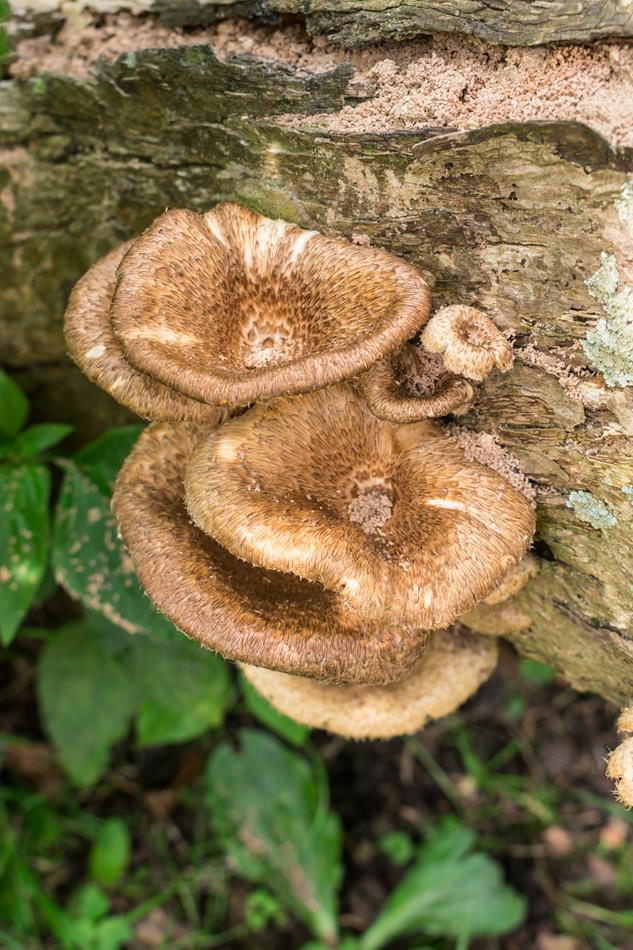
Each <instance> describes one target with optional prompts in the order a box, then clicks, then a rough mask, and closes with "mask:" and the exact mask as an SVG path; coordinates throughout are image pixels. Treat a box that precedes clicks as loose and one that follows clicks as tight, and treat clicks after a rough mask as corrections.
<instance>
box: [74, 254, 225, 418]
mask: <svg viewBox="0 0 633 950" xmlns="http://www.w3.org/2000/svg"><path fill="white" fill-rule="evenodd" d="M133 243H134V242H133V241H127V242H126V243H125V244H121V245H120V246H119V247H117V248H115V250H113V251H110V253H109V254H106V256H105V257H103V258H101V260H100V261H98V262H97V263H96V264H94V265H93V266H92V267H91V268H90V270H89V271H88V272H87V273H86V274H84V276H83V277H82V278H81V279H80V280H79V281H77V283H76V284H75V286H74V288H73V290H72V293H71V295H70V299H69V301H68V307H67V309H66V314H65V317H64V334H65V338H66V346H67V347H68V353H69V355H70V356H71V358H72V359H73V360H74V362H75V363H76V364H77V366H78V367H79V369H80V370H81V371H82V372H83V373H84V374H85V375H86V376H87V377H88V379H90V380H91V381H92V382H93V383H96V384H97V385H98V386H100V387H101V388H102V389H104V390H105V391H106V392H107V393H109V394H110V395H111V396H112V397H113V398H114V399H116V400H117V402H120V403H121V405H123V406H125V407H126V408H127V409H131V410H132V412H135V413H136V414H137V415H139V416H141V417H142V418H143V419H156V420H164V421H168V420H173V421H178V420H180V419H189V420H191V421H192V422H202V421H204V420H209V421H211V422H213V421H214V420H217V419H218V409H217V408H216V407H215V406H209V405H206V404H205V403H203V402H198V401H197V400H195V399H190V398H189V397H188V396H183V395H182V393H179V392H176V390H174V389H170V388H169V387H167V386H164V385H163V383H160V382H159V381H158V380H156V379H153V378H152V377H151V376H148V375H146V374H145V373H141V372H139V371H138V370H137V369H134V367H133V366H130V364H129V363H128V362H127V360H126V359H125V356H124V354H123V350H122V349H121V345H120V343H119V342H118V340H117V339H116V337H115V336H114V333H113V331H112V325H111V323H110V304H111V303H112V294H113V293H114V287H115V284H116V272H117V268H118V266H119V264H120V263H121V261H122V260H123V258H124V256H125V254H126V253H127V251H128V250H129V249H130V247H131V246H132V244H133ZM222 415H223V416H226V412H223V413H222Z"/></svg>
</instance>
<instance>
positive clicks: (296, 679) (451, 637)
mask: <svg viewBox="0 0 633 950" xmlns="http://www.w3.org/2000/svg"><path fill="white" fill-rule="evenodd" d="M496 663H497V645H496V642H495V641H493V640H491V639H489V638H485V637H478V636H477V635H476V634H472V633H467V632H466V631H463V630H461V631H460V630H438V631H436V632H435V633H434V634H433V639H432V641H431V643H430V645H429V646H428V647H427V649H426V651H425V652H424V653H423V655H422V656H421V657H420V659H419V660H418V661H417V662H416V663H415V665H414V666H413V668H412V669H411V671H410V673H409V675H408V676H407V677H406V678H405V679H403V680H401V681H400V682H398V683H392V684H390V685H387V686H360V685H355V686H332V685H331V684H329V683H318V682H316V681H315V680H310V679H307V678H305V677H303V676H288V675H287V674H285V673H275V672H272V671H271V670H264V669H260V668H258V667H255V666H246V665H245V666H244V667H243V669H244V673H245V675H246V677H247V679H248V680H249V681H250V682H251V683H252V684H253V686H254V687H255V688H256V689H257V690H258V692H260V693H261V694H262V696H264V697H265V698H266V699H267V700H268V701H269V702H270V703H271V704H272V705H273V706H274V707H275V708H276V709H278V710H279V712H282V713H284V714H285V715H287V716H291V717H292V718H293V719H296V720H298V721H299V722H303V723H305V724H306V725H308V726H312V727H313V728H317V729H326V730H328V731H329V732H334V733H336V734H337V735H340V736H345V737H346V738H349V739H389V738H391V737H392V736H399V735H406V734H410V733H413V732H417V730H418V729H421V728H422V727H423V726H424V725H425V724H426V723H427V722H428V721H429V720H431V719H440V718H441V717H442V716H447V715H448V714H449V713H452V712H454V710H455V709H457V708H458V707H459V706H461V704H462V703H464V702H466V700H467V699H468V698H469V697H470V696H472V694H473V693H474V692H476V690H477V689H478V688H479V687H480V686H481V684H482V683H483V682H485V680H487V679H488V677H489V676H490V675H491V673H492V672H493V670H494V668H495V666H496Z"/></svg>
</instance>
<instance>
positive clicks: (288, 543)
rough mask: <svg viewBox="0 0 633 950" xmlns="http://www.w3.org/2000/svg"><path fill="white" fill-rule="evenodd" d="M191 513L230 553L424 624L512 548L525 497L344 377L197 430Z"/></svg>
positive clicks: (459, 605) (402, 621)
mask: <svg viewBox="0 0 633 950" xmlns="http://www.w3.org/2000/svg"><path fill="white" fill-rule="evenodd" d="M186 482H187V485H186V494H187V507H188V509H189V512H190V514H191V517H192V518H193V520H194V521H195V523H196V524H197V525H198V526H199V527H200V528H201V529H202V530H203V531H204V532H205V533H206V534H208V535H209V536H210V537H214V538H215V539H216V540H217V541H218V542H219V543H220V544H221V545H223V546H224V547H226V548H227V549H228V550H230V551H231V552H232V553H233V554H234V555H235V556H236V557H239V558H242V559H244V560H246V561H248V562H249V563H251V564H255V565H258V566H259V567H263V568H266V569H268V570H274V571H284V572H288V573H291V574H296V575H297V576H298V577H302V578H304V579H305V580H307V581H312V582H314V583H318V584H321V585H323V587H324V588H326V589H327V590H329V591H332V592H333V593H335V594H336V596H337V597H338V598H339V599H340V601H341V602H343V603H346V604H347V605H348V607H349V608H350V609H351V610H353V611H355V612H357V613H358V614H360V615H361V616H363V617H365V618H366V619H367V620H368V621H369V620H372V621H373V622H376V623H390V624H398V625H404V626H413V627H417V628H420V629H437V628H442V627H446V626H448V625H449V624H450V623H452V622H453V621H454V620H455V618H456V617H458V616H459V615H460V614H462V613H464V611H466V610H468V609H470V608H471V607H473V606H474V605H475V604H476V603H479V602H480V601H481V600H483V598H485V597H487V596H488V595H489V594H491V593H492V592H493V590H495V588H497V587H498V586H499V584H500V583H501V582H502V580H503V579H504V577H505V576H506V574H507V573H508V571H510V570H511V569H512V568H513V567H514V566H515V565H516V564H517V562H518V561H519V560H520V558H521V557H522V556H523V554H524V553H525V551H526V549H527V547H528V545H529V543H530V540H531V538H532V533H533V530H534V512H533V509H532V506H531V504H530V503H529V502H528V501H527V500H526V499H525V498H524V497H523V495H521V494H520V493H519V492H518V491H516V489H514V488H513V487H512V486H511V485H510V484H509V483H508V482H507V481H506V480H505V479H504V478H502V477H501V476H500V475H498V474H497V473H496V472H493V471H492V470H491V469H489V468H485V467H484V466H481V465H478V464H477V463H475V462H469V461H468V460H467V459H466V457H465V456H464V454H463V453H462V451H461V449H460V448H459V447H458V446H457V445H456V444H455V442H454V441H452V440H451V439H450V438H448V437H447V436H446V435H445V433H444V432H443V431H442V429H441V428H440V427H439V426H437V425H436V424H435V423H433V422H431V421H429V420H424V421H422V422H417V423H412V424H408V425H393V424H391V423H388V422H384V421H382V420H380V419H378V418H376V416H374V415H373V413H372V412H371V411H370V409H369V408H368V407H367V405H366V403H365V401H364V399H363V398H362V396H361V395H360V394H359V393H358V392H356V390H355V389H354V388H353V387H352V386H350V385H349V384H340V385H338V386H332V387H330V388H328V389H327V390H320V391H318V392H314V393H309V394H307V395H303V396H294V397H280V398H278V399H275V400H271V401H270V402H269V403H266V404H261V405H258V406H255V407H253V408H252V409H249V410H248V412H246V413H245V414H244V415H242V416H241V417H239V418H237V419H233V420H230V421H229V422H227V423H226V424H225V425H223V426H222V427H221V428H220V429H217V430H215V431H214V432H212V433H211V434H210V435H208V436H207V437H205V438H203V439H201V440H200V442H199V443H198V444H197V446H196V447H195V449H194V451H193V453H192V456H191V460H190V462H189V465H188V468H187V479H186Z"/></svg>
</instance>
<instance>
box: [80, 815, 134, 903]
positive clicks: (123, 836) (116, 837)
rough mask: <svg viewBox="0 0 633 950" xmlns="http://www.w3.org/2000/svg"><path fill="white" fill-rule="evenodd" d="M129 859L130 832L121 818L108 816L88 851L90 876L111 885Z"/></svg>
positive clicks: (100, 882)
mask: <svg viewBox="0 0 633 950" xmlns="http://www.w3.org/2000/svg"><path fill="white" fill-rule="evenodd" d="M129 860H130V833H129V831H128V830H127V825H126V824H125V822H124V821H123V819H121V818H108V820H107V821H106V822H104V824H103V825H102V826H101V828H100V829H99V833H98V835H97V837H96V840H95V842H94V844H93V846H92V849H91V851H90V859H89V865H90V876H91V877H92V879H93V880H94V881H97V882H98V883H99V884H103V886H104V887H112V886H113V885H114V884H116V882H117V881H118V880H119V878H120V877H121V875H122V874H123V872H124V871H125V869H126V867H127V865H128V862H129ZM106 909H107V908H106Z"/></svg>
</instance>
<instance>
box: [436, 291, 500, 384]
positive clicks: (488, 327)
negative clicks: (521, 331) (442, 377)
mask: <svg viewBox="0 0 633 950" xmlns="http://www.w3.org/2000/svg"><path fill="white" fill-rule="evenodd" d="M421 340H422V345H423V346H424V348H425V349H427V350H429V351H430V352H431V353H441V354H442V358H443V360H444V365H445V366H446V369H447V370H450V372H451V373H457V374H458V375H460V376H466V377H467V378H468V379H475V380H482V379H485V378H486V376H487V375H488V374H489V373H490V371H491V370H492V368H493V366H497V368H498V369H500V370H501V372H502V373H507V371H508V370H509V369H510V368H511V367H512V362H513V355H512V346H511V344H510V342H509V340H508V339H507V338H506V337H505V336H504V335H503V333H502V332H501V331H500V330H498V329H497V327H496V326H495V325H494V323H493V322H492V320H491V319H490V318H489V317H487V316H486V314H485V313H482V311H481V310H476V309H475V308H474V307H462V306H453V307H443V308H442V309H441V310H438V311H437V313H434V314H433V316H432V317H431V319H430V320H429V322H428V323H427V325H426V326H425V328H424V330H423V332H422V335H421Z"/></svg>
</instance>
